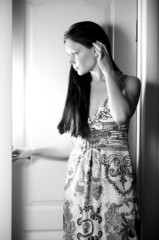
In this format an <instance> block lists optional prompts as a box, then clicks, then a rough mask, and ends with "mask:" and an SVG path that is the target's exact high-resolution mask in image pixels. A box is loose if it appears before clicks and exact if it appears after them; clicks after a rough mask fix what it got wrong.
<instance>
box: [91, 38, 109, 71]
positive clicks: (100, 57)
mask: <svg viewBox="0 0 159 240" xmlns="http://www.w3.org/2000/svg"><path fill="white" fill-rule="evenodd" d="M93 46H94V47H95V51H96V53H97V61H98V64H99V67H100V69H101V71H102V72H103V73H104V74H106V73H108V72H109V71H112V70H113V66H112V61H111V58H110V56H109V53H108V51H107V49H106V46H105V45H104V44H103V43H101V42H99V41H96V42H95V43H93Z"/></svg>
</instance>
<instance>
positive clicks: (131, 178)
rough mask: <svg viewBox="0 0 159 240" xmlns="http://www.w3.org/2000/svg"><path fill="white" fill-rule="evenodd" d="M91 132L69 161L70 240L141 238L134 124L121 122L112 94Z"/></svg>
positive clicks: (66, 208)
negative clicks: (131, 136)
mask: <svg viewBox="0 0 159 240" xmlns="http://www.w3.org/2000/svg"><path fill="white" fill-rule="evenodd" d="M88 121H89V126H90V135H89V136H88V138H87V139H82V138H81V137H77V139H76V144H75V148H74V150H73V151H72V153H71V155H70V158H69V160H68V164H67V173H66V183H65V200H64V238H63V239H65V240H98V239H102V240H130V239H133V240H137V239H139V238H138V234H137V232H138V231H137V229H138V209H137V198H136V190H135V175H134V169H133V162H132V160H131V158H130V155H129V146H128V127H129V124H126V125H122V126H119V125H117V124H116V123H115V122H114V120H113V118H112V116H111V114H110V110H109V105H108V97H107V98H105V100H104V101H103V103H102V104H101V106H100V107H99V109H98V112H97V113H96V115H95V116H94V118H93V119H89V120H88Z"/></svg>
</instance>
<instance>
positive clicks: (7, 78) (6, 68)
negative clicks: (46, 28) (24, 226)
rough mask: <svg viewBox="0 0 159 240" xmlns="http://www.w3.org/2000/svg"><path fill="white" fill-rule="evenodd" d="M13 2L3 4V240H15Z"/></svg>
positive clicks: (0, 101) (0, 177)
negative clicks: (12, 233) (12, 225)
mask: <svg viewBox="0 0 159 240" xmlns="http://www.w3.org/2000/svg"><path fill="white" fill-rule="evenodd" d="M11 34H12V1H11V0H1V1H0V239H2V240H10V239H11V166H12V164H11V73H12V72H11V40H12V37H11Z"/></svg>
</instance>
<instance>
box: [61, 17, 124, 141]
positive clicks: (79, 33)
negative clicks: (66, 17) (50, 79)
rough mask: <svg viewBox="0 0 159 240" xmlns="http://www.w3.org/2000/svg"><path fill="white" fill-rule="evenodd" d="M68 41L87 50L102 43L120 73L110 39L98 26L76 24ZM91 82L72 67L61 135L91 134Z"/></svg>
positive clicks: (115, 68)
mask: <svg viewBox="0 0 159 240" xmlns="http://www.w3.org/2000/svg"><path fill="white" fill-rule="evenodd" d="M67 39H71V40H72V41H74V42H78V43H80V44H82V45H84V46H85V47H87V48H91V47H92V46H93V43H94V42H96V41H100V42H102V43H103V44H105V46H106V48H107V51H108V53H109V55H110V59H111V62H112V67H113V69H114V71H120V70H119V69H118V67H117V65H116V64H115V62H114V60H113V58H112V54H111V46H110V42H109V39H108V37H107V35H106V33H105V31H104V30H103V29H102V28H101V27H100V26H99V25H98V24H96V23H94V22H90V21H84V22H78V23H75V24H73V25H72V26H71V27H70V28H69V29H68V31H66V32H65V34H64V42H65V41H66V40H67ZM91 80H92V79H91V74H90V73H86V74H84V75H82V76H79V75H78V74H77V72H76V71H75V70H74V69H73V67H72V66H71V68H70V74H69V85H68V92H67V97H66V102H65V107H64V111H63V116H62V119H61V121H60V122H59V124H58V130H59V132H60V133H61V134H62V133H64V132H70V133H71V135H72V136H75V137H77V136H78V135H79V136H82V137H83V138H84V137H86V136H87V135H88V134H89V126H88V117H89V105H90V86H91Z"/></svg>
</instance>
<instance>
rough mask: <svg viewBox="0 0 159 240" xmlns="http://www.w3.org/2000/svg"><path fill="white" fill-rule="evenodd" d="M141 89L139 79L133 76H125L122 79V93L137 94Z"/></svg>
mask: <svg viewBox="0 0 159 240" xmlns="http://www.w3.org/2000/svg"><path fill="white" fill-rule="evenodd" d="M140 88H141V82H140V79H139V78H137V77H135V76H126V77H125V78H124V91H125V92H127V93H129V94H130V93H132V94H135V93H136V94H137V95H138V94H139V93H140Z"/></svg>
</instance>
